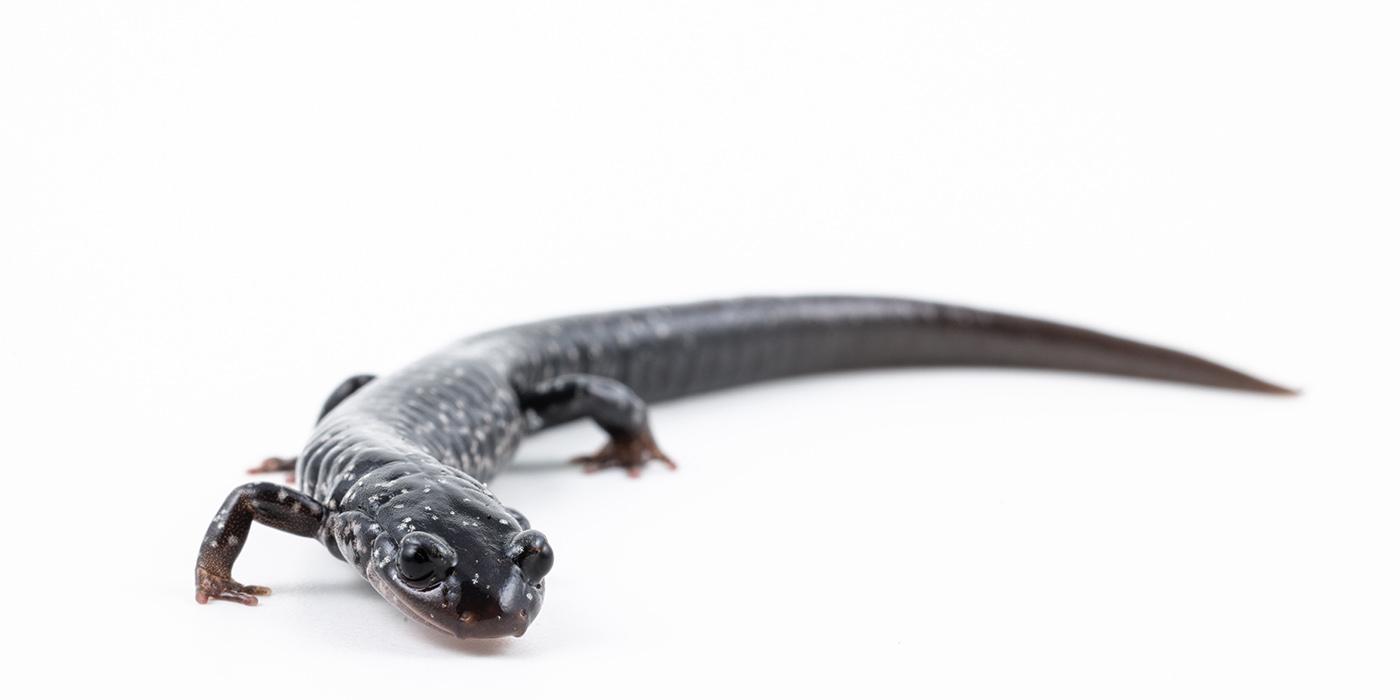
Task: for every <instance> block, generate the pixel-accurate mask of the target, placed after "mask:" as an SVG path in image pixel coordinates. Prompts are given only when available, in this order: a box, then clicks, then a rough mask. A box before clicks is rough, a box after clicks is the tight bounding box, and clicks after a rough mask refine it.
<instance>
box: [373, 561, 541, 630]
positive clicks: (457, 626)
mask: <svg viewBox="0 0 1400 700" xmlns="http://www.w3.org/2000/svg"><path fill="white" fill-rule="evenodd" d="M395 576H396V575H395V574H394V573H393V572H386V571H382V570H380V569H379V568H378V567H375V566H370V567H369V568H368V569H367V570H366V571H365V580H367V581H369V584H370V586H371V587H373V588H374V590H375V592H376V593H378V594H379V595H380V596H381V597H383V598H384V599H385V600H387V601H389V603H390V604H392V605H393V606H394V607H395V608H397V609H398V610H399V612H402V613H403V614H404V615H405V616H407V617H408V618H409V619H411V620H416V621H418V622H421V623H423V624H424V625H427V626H428V627H431V628H433V629H435V630H438V631H439V632H442V633H443V634H447V635H450V636H453V637H456V638H458V639H472V638H479V639H492V638H498V637H512V636H513V637H519V636H522V635H524V634H525V630H526V629H527V628H528V627H529V626H530V622H531V613H530V611H528V610H525V609H521V610H517V611H513V612H506V611H503V610H500V609H499V607H495V608H494V612H487V613H478V612H473V611H466V612H463V613H461V614H460V615H458V614H457V613H456V612H455V610H454V608H453V607H452V606H450V605H448V604H446V603H444V604H443V606H442V608H443V609H442V611H441V612H442V614H441V615H435V614H433V613H431V612H425V610H424V609H423V608H422V607H421V606H415V605H414V601H413V600H411V599H407V598H405V597H404V596H402V595H400V592H399V591H398V590H397V588H396V586H398V585H399V582H398V580H397V579H396V578H395ZM532 588H533V587H532ZM542 589H543V587H540V588H537V589H534V591H535V592H534V593H533V594H532V595H533V596H539V595H540V594H541V592H542Z"/></svg>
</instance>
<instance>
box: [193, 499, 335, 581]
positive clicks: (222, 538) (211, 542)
mask: <svg viewBox="0 0 1400 700" xmlns="http://www.w3.org/2000/svg"><path fill="white" fill-rule="evenodd" d="M325 516H326V508H325V506H322V505H321V504H320V503H319V502H318V501H316V500H315V499H313V498H311V497H310V496H307V495H306V494H304V493H300V492H297V491H293V490H291V489H288V488H286V487H284V486H278V485H277V484H267V483H254V484H247V485H245V486H240V487H238V488H236V489H234V490H233V492H232V493H230V494H229V495H228V498H227V499H226V500H225V501H224V505H223V507H221V508H220V509H219V512H218V514H216V515H215V516H214V520H213V521H212V522H210V523H209V529H208V530H207V531H206V532H205V533H204V540H203V541H202V542H200V545H199V558H198V560H197V561H196V562H195V567H194V583H195V592H194V599H195V600H196V601H198V602H200V603H207V602H209V601H210V600H228V601H232V602H235V603H242V604H244V605H257V604H258V598H257V596H260V595H267V594H269V593H271V592H272V590H271V589H269V588H267V587H265V586H246V585H244V584H241V583H239V582H237V581H235V580H234V579H233V563H234V561H235V560H237V559H238V554H239V553H240V552H242V551H243V545H244V543H246V542H247V541H248V530H249V529H250V528H251V526H252V524H253V522H254V521H256V522H259V523H262V524H264V525H267V526H269V527H273V528H276V529H278V530H282V531H284V532H290V533H292V534H294V535H300V536H302V537H312V536H314V535H315V534H316V533H317V531H318V530H319V529H320V528H321V523H322V522H323V521H324V520H325Z"/></svg>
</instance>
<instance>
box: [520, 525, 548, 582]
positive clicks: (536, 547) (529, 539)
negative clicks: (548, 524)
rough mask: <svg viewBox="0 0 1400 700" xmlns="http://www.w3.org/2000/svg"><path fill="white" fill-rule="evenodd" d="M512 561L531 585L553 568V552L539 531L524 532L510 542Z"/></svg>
mask: <svg viewBox="0 0 1400 700" xmlns="http://www.w3.org/2000/svg"><path fill="white" fill-rule="evenodd" d="M511 550H512V557H511V558H512V559H513V560H515V565H516V566H519V567H520V572H521V573H523V574H525V578H526V579H527V580H529V581H530V582H532V583H537V582H539V581H541V580H543V579H544V577H545V574H548V573H549V570H550V569H551V568H553V567H554V550H553V549H552V548H551V547H550V546H549V540H547V539H545V536H544V533H542V532H540V531H539V530H526V531H524V532H522V533H520V534H518V535H516V536H515V539H514V541H512V542H511Z"/></svg>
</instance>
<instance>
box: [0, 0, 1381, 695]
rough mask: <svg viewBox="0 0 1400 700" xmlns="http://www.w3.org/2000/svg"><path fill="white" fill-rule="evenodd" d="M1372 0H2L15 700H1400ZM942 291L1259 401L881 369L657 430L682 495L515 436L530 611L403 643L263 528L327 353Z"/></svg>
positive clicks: (1, 141) (566, 437)
mask: <svg viewBox="0 0 1400 700" xmlns="http://www.w3.org/2000/svg"><path fill="white" fill-rule="evenodd" d="M1396 29H1397V26H1396V11H1395V10H1394V8H1393V7H1391V6H1390V5H1388V4H1385V3H1378V2H1377V3H1361V2H1341V3H1329V4H1326V5H1323V4H1321V3H1263V2H1229V1H1227V2H1212V3H1194V2H1188V3H1176V4H1173V5H1171V6H1162V7H1156V8H1148V7H1139V6H1125V5H1122V4H1119V3H1067V4H1066V3H1056V4H1046V3H996V4H986V3H913V2H906V3H898V2H877V3H832V2H821V3H795V2H761V3H754V2H710V3H684V4H656V3H613V2H600V3H560V2H532V3H524V4H485V3H418V4H414V5H412V6H403V5H394V4H377V3H363V2H351V3H344V2H341V3H329V2H305V3H290V4H289V3H270V2H249V3H239V4H227V3H213V2H132V3H124V4H105V3H87V2H73V3H18V2H17V3H10V4H6V5H4V6H3V7H0V239H3V241H4V244H3V256H2V257H3V259H0V286H2V287H3V289H0V292H2V293H3V295H2V296H0V298H3V299H4V301H3V307H4V314H3V324H4V325H3V328H4V335H5V342H4V343H3V347H4V359H5V363H4V371H5V373H6V375H7V377H8V378H7V379H6V380H5V381H4V386H5V388H6V392H5V393H6V400H5V402H4V403H3V406H4V408H3V410H4V412H5V414H4V422H3V424H4V426H5V429H4V433H3V434H4V436H5V438H6V453H5V454H6V461H7V462H8V464H7V468H8V469H7V474H8V478H7V488H6V496H5V498H6V500H5V503H6V507H5V508H3V509H0V512H3V517H4V520H5V523H6V525H7V528H6V534H7V536H8V541H9V542H10V545H11V549H9V550H8V554H9V555H8V556H7V557H6V560H7V565H6V575H5V577H4V580H5V584H4V586H5V599H6V600H7V601H8V605H7V611H6V614H5V625H4V626H3V627H4V633H3V634H4V636H5V640H6V642H7V646H9V647H10V648H11V649H12V651H11V654H10V658H11V663H12V664H13V666H14V668H15V669H16V670H15V671H12V672H11V673H9V674H8V678H7V681H8V683H9V686H10V688H11V692H12V693H14V694H16V696H21V695H24V696H27V695H46V694H54V693H57V692H59V691H62V690H83V691H88V692H97V691H109V692H110V691H112V690H114V689H142V690H145V691H147V692H149V693H153V694H155V695H157V696H160V697H165V696H177V697H184V696H188V695H192V694H198V695H200V696H237V697H242V698H248V697H259V696H263V695H266V696H268V697H281V696H289V695H300V694H305V693H308V692H310V693H317V694H321V695H324V696H328V697H341V696H345V697H361V696H373V697H380V698H384V697H394V698H397V697H401V696H406V697H413V698H423V697H438V696H441V695H442V694H444V693H454V694H456V695H459V696H461V695H466V696H476V695H481V696H491V697H499V696H501V695H502V694H503V693H509V694H523V695H524V696H525V697H566V696H567V697H580V696H581V697H608V698H620V697H637V696H653V697H654V696H657V695H682V696H687V695H702V694H713V693H714V692H716V691H721V690H724V691H728V692H732V693H745V694H748V693H751V692H752V693H762V694H773V695H783V696H786V695H789V694H794V693H799V692H803V693H805V692H815V691H825V692H829V693H833V694H845V695H849V694H852V693H856V692H859V693H863V694H870V695H877V694H878V695H892V696H920V697H926V696H940V697H1074V698H1084V697H1100V698H1121V697H1134V698H1137V697H1160V698H1178V697H1220V698H1239V697H1270V698H1276V697H1327V698H1332V697H1345V698H1393V697H1395V696H1396V695H1397V693H1400V672H1397V670H1396V665H1395V660H1396V658H1397V657H1400V633H1397V630H1400V602H1397V595H1396V591H1397V590H1400V561H1397V558H1396V549H1395V541H1396V540H1395V537H1396V533H1397V532H1400V515H1397V507H1396V503H1397V500H1396V495H1397V487H1400V477H1397V474H1396V467H1397V458H1396V452H1395V448H1394V444H1395V439H1394V438H1395V434H1396V433H1395V418H1396V411H1395V398H1394V397H1395V396H1396V392H1397V390H1400V380H1397V373H1396V371H1395V369H1394V363H1395V358H1396V356H1397V350H1398V349H1400V348H1397V342H1396V336H1397V334H1396V331H1395V327H1394V326H1395V324H1394V310H1393V308H1394V302H1395V299H1396V298H1397V283H1396V281H1395V276H1394V275H1395V272H1394V268H1395V260H1396V255H1395V253H1396V246H1395V233H1396V230H1397V224H1400V217H1398V216H1397V214H1396V207H1395V203H1394V199H1395V193H1396V192H1397V185H1400V177H1397V170H1396V167H1395V163H1396V162H1397V156H1400V148H1398V147H1397V145H1398V144H1397V130H1396V129H1395V127H1394V125H1395V124H1397V123H1400V109H1397V93H1396V90H1395V89H1394V83H1395V75H1394V73H1395V71H1394V67H1395V66H1396V65H1400V60H1398V59H1400V56H1398V55H1397V53H1400V50H1397V45H1396V43H1395V41H1394V36H1395V32H1396ZM803 292H857V293H878V294H895V295H907V296H915V297H921V298H931V299H939V300H945V301H951V302H962V303H968V304H973V305H979V306H985V307H988V308H994V309H1001V310H1007V311H1013V312H1019V313H1025V314H1032V315H1039V316H1045V317H1049V318H1053V319H1057V320H1063V321H1068V322H1074V323H1081V324H1086V325H1090V326H1093V327H1096V328H1100V329H1104V330H1109V331H1113V332H1118V333H1122V334H1125V335H1129V336H1132V337H1136V338H1139V339H1143V340H1148V341H1154V342H1161V343H1165V344H1168V345H1171V346H1173V347H1178V348H1181V349H1185V350H1190V351H1195V352H1200V353H1202V354H1205V355H1207V356H1209V357H1211V358H1214V359H1218V360H1221V361H1223V362H1226V363H1229V364H1233V365H1237V366H1240V367H1242V368H1244V369H1247V370H1250V371H1253V372H1257V373H1259V374H1260V375H1262V376H1264V377H1266V378H1269V379H1274V380H1277V381H1279V382H1281V383H1284V384H1287V385H1291V386H1298V387H1301V388H1302V389H1303V390H1304V394H1303V396H1302V397H1300V398H1298V399H1293V400H1280V399H1273V398H1268V397H1258V396H1248V395H1240V394H1231V393H1228V392H1220V391H1210V390H1204V389H1195V388H1183V387H1176V386H1168V385H1161V384H1154V383H1148V382H1135V381H1127V380H1113V379H1103V378H1091V377H1082V376H1071V375H1057V374H1049V373H1033V372H1014V371H993V370H963V369H958V370H917V371H915V370H910V371H897V372H894V371H891V372H871V373H863V374H852V375H844V376H839V377H825V378H814V379H804V380H799V381H787V382H781V383H776V384H773V385H768V386H761V387H753V388H747V389H742V390H736V391H730V392H725V393H722V394H717V395H713V396H707V397H703V398H698V399H695V400H688V401H684V402H678V403H674V404H667V405H663V406H660V407H658V408H656V409H655V410H654V412H653V421H654V423H655V426H656V431H657V434H658V437H659V438H660V440H661V441H662V444H663V445H664V446H665V447H666V448H667V450H668V451H669V452H670V453H671V454H672V455H673V456H675V457H676V458H677V460H678V461H679V462H680V467H681V468H680V470H678V471H677V472H675V473H668V472H666V471H665V470H662V469H652V470H649V472H648V473H647V474H645V475H644V477H643V478H641V479H638V480H635V481H634V480H629V479H627V478H625V477H624V476H623V475H621V474H617V473H611V474H603V475H597V476H593V477H584V476H582V475H580V474H577V473H576V470H575V469H574V468H571V467H568V466H566V465H565V464H564V460H565V458H567V457H569V456H571V455H573V454H577V453H579V452H583V451H587V450H591V449H592V448H594V447H595V446H596V444H597V441H598V440H599V434H598V433H597V431H595V430H594V429H592V428H590V427H588V426H571V427H568V428H565V429H562V430H560V431H558V432H557V433H552V434H548V435H545V436H541V437H540V438H538V439H537V440H533V441H531V442H529V443H528V444H527V446H526V447H525V449H524V450H523V452H522V453H521V455H520V456H519V462H520V464H519V467H518V468H517V469H515V470H513V471H511V472H509V473H507V474H506V475H504V476H502V477H501V478H500V479H499V480H498V482H497V483H496V484H494V488H495V490H496V491H497V492H498V493H499V494H500V495H501V496H502V498H503V499H505V500H506V501H507V502H509V503H510V504H512V505H514V506H516V507H518V508H520V509H521V510H522V511H524V512H525V513H527V514H528V515H529V516H530V517H531V519H532V520H533V521H534V523H535V525H536V526H537V527H539V528H540V529H542V530H544V531H545V532H547V533H548V534H549V536H550V540H551V542H552V543H553V544H554V546H555V548H556V551H557V553H558V554H557V556H558V562H557V565H556V567H555V571H554V573H552V574H551V576H550V592H549V599H548V600H547V602H546V603H545V606H544V610H543V613H542V616H541V617H540V619H539V621H538V622H537V623H536V624H535V625H534V627H532V629H531V630H530V632H529V633H528V634H527V635H526V636H525V637H524V638H522V639H518V640H508V641H503V642H456V641H453V640H450V639H446V638H438V637H436V636H434V635H433V634H432V633H431V632H428V631H426V630H420V629H418V628H417V626H416V625H415V624H414V623H412V622H410V621H407V620H405V619H403V617H402V616H401V615H399V614H398V613H397V612H395V611H394V610H393V609H392V608H390V607H389V606H388V605H386V604H385V603H384V602H383V601H382V600H380V599H379V598H378V596H377V595H375V594H374V592H373V591H372V590H370V589H369V587H368V586H367V585H366V584H365V583H364V582H363V581H361V580H360V579H359V578H358V577H357V576H356V574H355V573H354V572H353V571H352V570H351V569H350V567H348V566H346V565H345V564H343V563H341V562H338V561H335V560H333V559H332V558H331V557H330V556H329V555H328V554H327V553H326V552H325V551H324V549H323V548H322V547H320V545H317V544H315V543H314V542H311V541H309V540H299V539H296V538H293V537H291V536H289V535H285V534H282V533H277V532H273V531H271V530H268V529H266V528H261V527H256V528H255V530H254V532H253V533H252V534H251V537H250V543H249V545H248V547H247V548H246V550H245V554H244V557H243V558H242V559H241V560H240V561H239V564H238V566H237V568H236V569H235V573H236V575H237V576H238V577H239V578H240V580H243V581H244V582H247V583H257V584H263V585H268V586H271V587H272V588H273V590H274V594H273V595H272V596H270V597H269V598H267V599H266V600H265V601H264V602H263V604H262V605H261V606H260V607H259V608H257V609H246V608H242V607H239V606H234V605H210V606H198V605H196V604H195V603H194V601H193V587H192V583H193V581H192V578H193V577H192V572H191V569H192V565H193V559H194V554H195V550H196V547H197V544H198V541H199V538H200V536H201V534H202V533H203V530H204V527H205V525H206V524H207V522H208V518H209V517H210V516H211V515H212V514H213V512H214V511H215V510H216V509H217V508H218V505H219V503H220V502H221V500H222V499H223V497H224V496H225V494H227V493H228V491H229V489H231V488H233V487H234V486H236V485H238V484H239V483H242V482H243V481H244V480H246V479H247V477H246V476H245V475H243V473H242V469H243V468H244V467H246V466H250V465H252V464H253V463H255V462H256V461H258V460H259V459H261V458H262V457H265V456H268V455H271V454H288V453H292V452H295V451H296V450H297V449H298V448H299V447H300V445H301V441H303V440H304V439H305V438H306V436H307V434H308V431H309V428H310V423H311V421H312V419H313V418H314V416H315V412H316V409H317V408H318V407H319V406H320V403H321V401H322V400H323V399H324V397H325V395H326V393H328V392H329V391H330V390H331V389H332V388H333V387H334V386H335V385H336V383H338V382H339V381H340V380H341V379H343V378H344V377H346V376H348V375H350V374H356V373H361V372H376V373H383V372H388V371H392V370H393V369H395V368H396V367H398V366H401V365H402V364H404V363H406V362H409V361H411V360H413V359H415V358H416V357H417V356H420V355H422V354H425V353H427V352H429V351H431V350H433V349H435V348H437V347H438V346H440V345H442V344H444V343H446V342H448V341H450V340H451V339H453V338H456V337H458V336H461V335H465V334H468V333H472V332H476V331H482V330H487V329H490V328H493V327H496V326H499V325H504V324H510V323H517V322H521V321H527V320H533V319H537V318H541V317H546V316H552V315H560V314H567V313H575V312H583V311H594V310H603V309H609V308H615V307H622V306H637V305H643V304H651V303H662V302H672V301H687V300H693V299H702V298H710V297H722V296H734V295H741V294H754V293H784V294H786V293H803Z"/></svg>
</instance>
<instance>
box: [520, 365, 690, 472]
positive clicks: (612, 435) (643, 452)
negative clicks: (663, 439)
mask: <svg viewBox="0 0 1400 700" xmlns="http://www.w3.org/2000/svg"><path fill="white" fill-rule="evenodd" d="M520 404H521V407H522V408H524V409H525V410H526V411H529V412H530V413H531V414H532V415H534V417H535V418H537V419H538V420H539V422H540V425H541V426H543V427H549V426H551V425H558V424H560V423H567V422H568V421H571V420H574V419H576V418H585V417H586V418H592V419H593V421H594V422H595V423H597V424H598V427H600V428H602V429H603V430H604V431H605V432H606V433H607V434H608V443H607V444H606V445H603V447H602V449H600V450H598V451H597V452H595V453H593V454H591V455H583V456H581V457H575V458H574V459H573V460H572V461H573V462H574V463H575V464H582V465H583V469H584V471H586V472H594V471H598V470H600V469H603V468H605V467H623V468H625V469H626V470H627V473H628V474H629V475H631V476H638V475H640V474H641V473H642V465H644V464H646V463H647V462H650V461H651V460H653V459H654V460H657V461H659V462H662V463H664V464H665V465H666V466H668V467H670V468H672V469H675V468H676V463H675V462H672V461H671V458H670V457H667V456H666V454H665V453H664V452H662V451H661V448H660V447H657V446H656V438H654V437H652V434H651V426H650V425H648V423H647V405H646V402H644V401H642V398H641V397H640V396H637V394H636V392H634V391H632V389H631V388H630V387H628V386H627V385H626V384H623V383H622V382H619V381H617V380H615V379H609V378H607V377H599V376H594V375H590V374H568V375H564V376H561V377H557V378H555V379H553V380H550V381H548V382H545V383H544V384H541V385H540V386H537V387H533V388H531V389H530V390H528V391H523V392H520Z"/></svg>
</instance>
